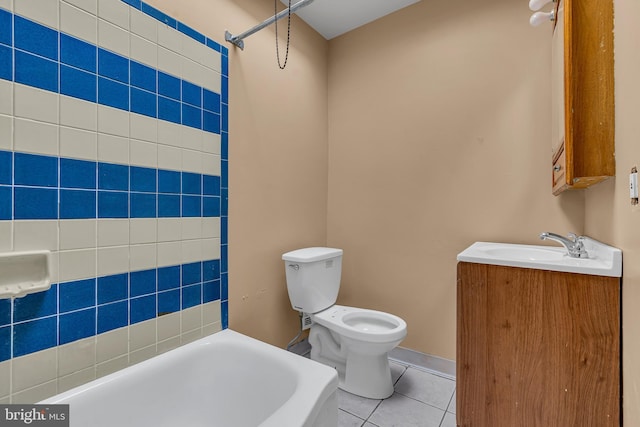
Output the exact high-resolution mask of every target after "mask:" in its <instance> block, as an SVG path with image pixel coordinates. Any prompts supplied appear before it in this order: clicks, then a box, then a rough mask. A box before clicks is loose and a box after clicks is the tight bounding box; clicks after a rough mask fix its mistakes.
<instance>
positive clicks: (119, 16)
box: [98, 0, 131, 31]
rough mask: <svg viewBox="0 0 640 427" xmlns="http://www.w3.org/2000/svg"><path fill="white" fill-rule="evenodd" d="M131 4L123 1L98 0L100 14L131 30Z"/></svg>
mask: <svg viewBox="0 0 640 427" xmlns="http://www.w3.org/2000/svg"><path fill="white" fill-rule="evenodd" d="M129 9H131V7H129V5H127V4H126V3H124V2H122V1H113V0H98V16H99V17H100V18H101V19H104V20H106V21H109V22H111V23H112V24H115V25H117V26H118V27H121V28H124V29H125V30H127V31H128V30H129Z"/></svg>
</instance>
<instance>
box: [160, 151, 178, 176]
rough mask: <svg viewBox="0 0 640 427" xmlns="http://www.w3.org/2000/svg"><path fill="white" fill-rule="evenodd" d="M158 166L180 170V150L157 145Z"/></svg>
mask: <svg viewBox="0 0 640 427" xmlns="http://www.w3.org/2000/svg"><path fill="white" fill-rule="evenodd" d="M158 168H159V169H169V170H174V171H180V170H182V150H181V149H180V148H177V147H170V146H168V145H158Z"/></svg>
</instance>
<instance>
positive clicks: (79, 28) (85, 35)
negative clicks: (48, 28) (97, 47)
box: [60, 2, 98, 44]
mask: <svg viewBox="0 0 640 427" xmlns="http://www.w3.org/2000/svg"><path fill="white" fill-rule="evenodd" d="M60 30H61V31H62V32H64V33H67V34H69V35H72V36H74V37H77V38H79V39H82V40H84V41H87V42H89V43H92V44H97V42H98V19H97V18H96V16H95V15H93V14H91V13H88V12H85V11H84V10H82V9H78V8H77V7H75V6H72V5H69V4H67V3H64V2H61V3H60Z"/></svg>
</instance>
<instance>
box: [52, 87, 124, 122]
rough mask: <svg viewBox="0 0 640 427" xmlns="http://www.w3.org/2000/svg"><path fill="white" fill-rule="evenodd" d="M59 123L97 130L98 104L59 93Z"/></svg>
mask: <svg viewBox="0 0 640 427" xmlns="http://www.w3.org/2000/svg"><path fill="white" fill-rule="evenodd" d="M60 124H61V125H63V126H70V127H74V128H79V129H86V130H92V131H95V130H97V129H98V104H95V103H93V102H88V101H83V100H81V99H75V98H71V97H70V96H64V95H60ZM127 125H128V123H127Z"/></svg>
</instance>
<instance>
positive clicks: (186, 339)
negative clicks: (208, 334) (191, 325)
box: [180, 327, 202, 345]
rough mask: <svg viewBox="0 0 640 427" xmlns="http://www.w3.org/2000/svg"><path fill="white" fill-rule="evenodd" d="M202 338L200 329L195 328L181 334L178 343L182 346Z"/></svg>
mask: <svg viewBox="0 0 640 427" xmlns="http://www.w3.org/2000/svg"><path fill="white" fill-rule="evenodd" d="M200 338H202V328H201V327H200V328H197V329H194V330H192V331H187V332H183V333H182V335H180V342H181V343H182V345H185V344H189V343H190V342H194V341H196V340H199V339H200Z"/></svg>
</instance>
